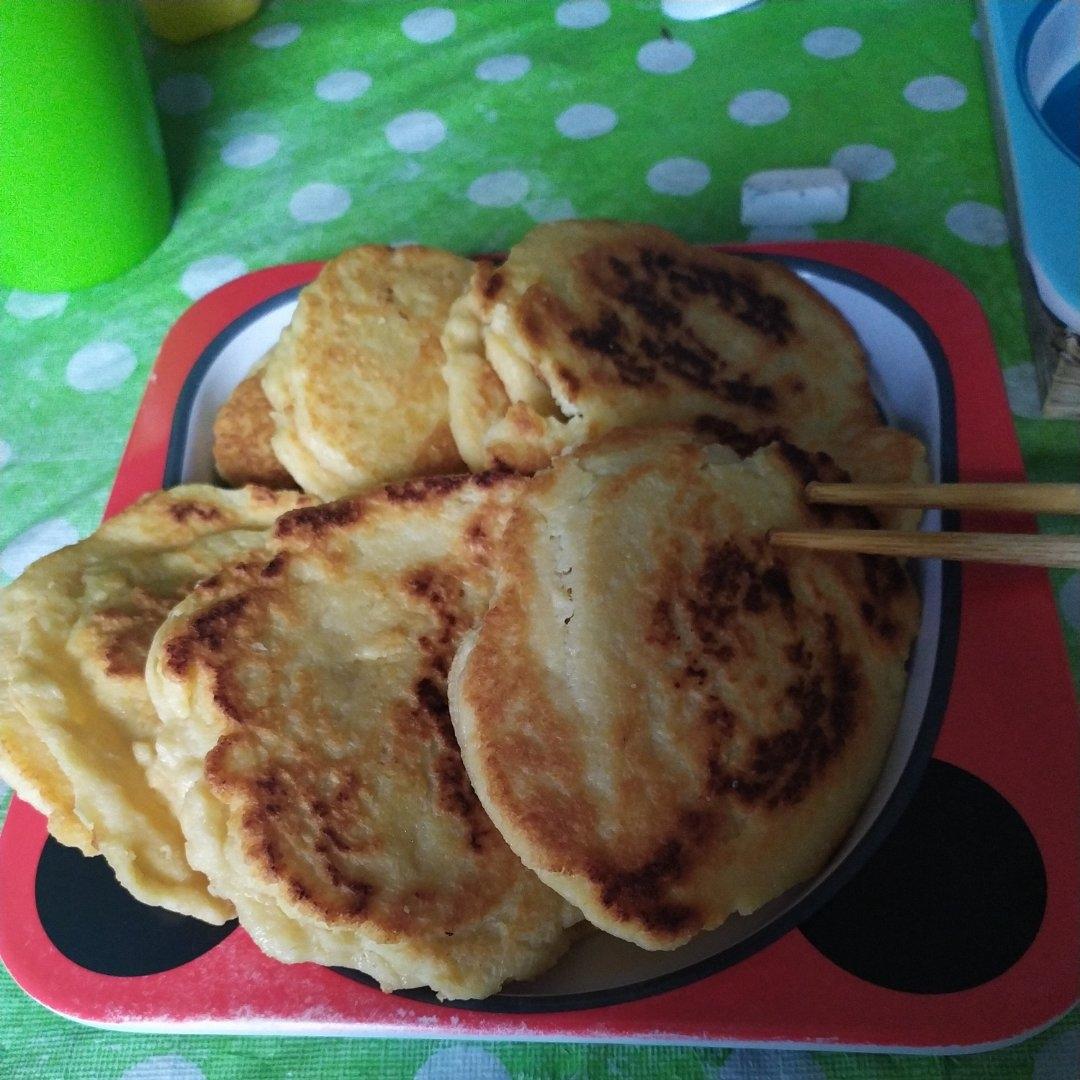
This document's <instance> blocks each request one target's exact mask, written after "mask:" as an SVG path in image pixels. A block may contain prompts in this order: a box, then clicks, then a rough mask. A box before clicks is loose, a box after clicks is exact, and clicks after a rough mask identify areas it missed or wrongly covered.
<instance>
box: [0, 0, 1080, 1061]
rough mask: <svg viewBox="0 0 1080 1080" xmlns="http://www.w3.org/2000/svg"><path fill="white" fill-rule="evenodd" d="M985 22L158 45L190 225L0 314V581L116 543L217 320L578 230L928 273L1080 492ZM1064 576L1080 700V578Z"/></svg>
mask: <svg viewBox="0 0 1080 1080" xmlns="http://www.w3.org/2000/svg"><path fill="white" fill-rule="evenodd" d="M1016 2H1018V3H1025V2H1027V0H1016ZM1032 6H1034V4H1033V3H1032ZM975 14H976V13H975V10H974V6H973V4H972V3H970V2H969V0H876V2H875V3H873V4H870V3H868V2H866V0H765V2H763V3H760V4H757V5H755V6H753V7H750V8H748V9H744V10H743V11H741V12H737V13H734V14H731V15H728V16H725V17H723V18H717V19H711V20H706V21H702V22H696V23H679V22H675V21H673V20H671V19H668V18H665V17H663V15H662V14H661V12H660V10H659V4H658V2H657V0H612V2H611V3H605V2H603V0H576V2H569V3H561V4H559V3H556V2H553V0H532V2H530V3H528V4H525V3H518V4H510V3H506V2H496V0H488V2H480V0H477V2H468V3H457V4H454V5H451V6H448V7H445V8H424V7H422V6H421V4H419V3H416V2H413V3H407V4H401V3H391V2H379V3H373V2H363V0H361V2H346V0H340V2H331V0H306V2H303V0H274V2H271V3H269V4H267V5H266V6H265V7H264V9H263V11H262V12H261V14H260V15H259V16H258V17H257V19H256V20H255V21H253V22H251V23H249V24H247V25H245V26H243V27H240V28H238V29H236V30H233V31H230V32H228V33H225V34H221V35H218V36H216V37H214V38H211V39H207V40H205V41H202V42H199V43H196V44H194V45H191V46H185V47H177V46H170V45H165V44H162V43H160V42H156V41H153V40H148V41H147V45H146V52H147V63H148V66H149V68H150V72H151V78H152V81H153V84H154V86H155V92H156V95H157V101H158V106H159V111H160V114H161V121H162V132H163V136H164V142H165V147H166V152H167V155H168V159H169V163H170V168H171V171H172V176H173V183H174V188H175V191H176V198H177V212H176V219H175V223H174V226H173V229H172V231H171V233H170V234H169V236H168V238H167V239H166V240H165V242H164V243H163V244H162V245H161V247H160V248H159V249H158V250H157V251H155V252H154V253H153V254H152V255H151V256H150V257H149V258H148V259H147V260H146V261H145V262H144V263H143V264H142V265H140V266H139V267H137V268H135V269H134V270H132V271H130V272H129V273H127V274H126V275H124V276H123V277H122V278H120V279H119V280H117V281H114V282H111V283H108V284H105V285H100V286H97V287H95V288H91V289H85V290H82V291H80V292H76V293H72V294H70V295H69V294H50V295H41V294H29V293H24V292H17V291H0V307H2V310H3V314H0V385H2V389H3V393H2V395H0V584H2V583H4V582H6V581H7V580H9V579H10V578H11V577H13V576H15V575H17V574H18V573H19V572H20V570H21V569H22V567H23V566H25V565H26V564H27V563H28V562H29V561H31V560H32V559H34V558H37V557H38V556H40V555H42V554H45V553H46V552H47V551H50V550H52V549H54V548H55V547H57V546H60V545H61V544H65V543H70V542H72V541H74V540H76V539H78V538H79V537H81V536H85V535H86V534H88V533H89V532H91V531H92V530H93V528H94V527H95V525H96V524H97V522H98V520H99V518H100V515H101V511H102V508H103V506H104V503H105V499H106V496H107V494H108V491H109V488H110V486H111V483H112V479H113V476H114V474H115V470H116V465H117V462H118V460H119V457H120V453H121V450H122V449H123V446H124V442H125V439H126V436H127V432H128V430H129V427H130V424H131V419H132V417H133V415H134V412H135V409H136V406H137V404H138V401H139V398H140V396H141V393H142V390H143V388H144V386H145V383H146V378H147V375H148V372H149V370H150V366H151V363H152V361H153V359H154V356H155V354H156V351H157V348H158V346H159V344H160V342H161V339H162V337H163V335H164V334H165V332H166V330H167V329H168V327H169V326H170V325H171V324H172V322H174V321H175V319H176V318H177V317H178V316H179V315H180V314H181V313H182V312H183V310H184V309H185V308H186V307H187V306H188V305H189V304H190V303H191V302H192V300H194V299H197V298H198V297H200V296H202V295H204V294H205V293H206V292H208V291H209V290H211V289H212V288H214V287H216V286H217V285H220V284H222V283H224V282H225V281H228V280H230V279H231V278H233V277H236V276H238V275H240V274H242V273H244V272H245V271H247V270H251V269H256V268H258V267H262V266H268V265H271V264H274V263H280V262H287V261H293V260H299V259H309V258H320V257H326V256H329V255H332V254H334V253H336V252H337V251H340V250H341V249H342V248H344V247H346V246H349V245H351V244H355V243H360V242H380V243H400V242H403V241H419V242H423V243H430V244H435V245H439V246H443V247H447V248H450V249H453V250H456V251H460V252H463V253H467V252H472V251H478V250H497V249H501V248H505V247H507V246H509V245H510V244H512V243H514V242H515V241H516V240H517V239H519V238H520V237H521V236H522V235H523V234H524V233H525V232H526V231H527V230H528V229H529V228H530V227H531V226H532V225H533V224H534V223H535V222H538V221H544V220H550V219H554V218H560V217H567V216H578V217H599V216H606V217H615V218H624V219H628V220H642V221H650V222H654V223H656V224H659V225H663V226H666V227H668V228H671V229H673V230H675V231H677V232H679V233H681V234H682V235H683V236H685V237H687V238H688V239H690V240H697V241H719V242H738V241H745V240H747V239H750V240H763V239H774V238H775V239H780V238H783V239H789V238H800V237H805V238H810V237H814V236H816V237H819V238H823V239H833V238H843V239H863V240H873V241H878V242H881V243H888V244H895V245H897V246H900V247H905V248H908V249H911V250H913V251H916V252H918V253H920V254H922V255H925V256H927V257H928V258H930V259H933V260H935V261H936V262H938V263H940V264H942V265H943V266H945V267H947V268H948V269H950V270H951V271H952V272H953V273H955V274H957V275H958V276H959V277H960V278H961V279H962V280H963V281H965V282H966V283H967V284H968V286H969V287H970V288H971V289H972V290H973V292H974V293H975V295H976V296H977V297H978V298H979V300H980V302H981V303H982V305H983V307H984V309H985V310H986V312H987V315H988V316H989V319H990V322H991V325H992V328H993V332H994V337H995V341H996V344H997V348H998V353H999V356H1000V358H1001V361H1002V366H1003V371H1004V378H1005V384H1006V388H1007V391H1008V396H1009V401H1010V404H1011V407H1012V411H1013V415H1014V419H1015V423H1016V428H1017V433H1018V436H1019V439H1020V443H1021V447H1022V450H1023V453H1024V459H1025V464H1026V466H1027V469H1028V473H1029V476H1030V477H1031V478H1032V479H1035V480H1075V479H1076V478H1077V475H1078V474H1080V425H1078V424H1076V423H1075V422H1072V421H1048V420H1042V419H1040V418H1039V417H1038V403H1037V398H1036V391H1035V384H1034V371H1033V367H1032V364H1031V362H1030V348H1029V345H1028V342H1027V339H1026V336H1025V331H1024V323H1023V319H1022V315H1021V307H1020V297H1019V287H1018V281H1017V275H1016V270H1015V266H1014V263H1013V256H1012V252H1011V249H1010V246H1009V242H1008V241H1009V237H1008V226H1007V223H1006V219H1005V216H1004V214H1003V209H1002V208H1003V199H1002V191H1001V184H1000V181H999V178H998V173H997V164H996V156H995V151H994V144H993V135H992V128H991V123H990V118H989V117H990V114H989V109H988V104H987V98H986V87H985V81H984V78H983V73H982V67H981V59H980V50H979V41H978V36H979V35H978V29H977V27H976V26H975ZM829 163H832V164H834V165H836V166H837V167H838V168H841V169H843V170H844V171H845V172H847V173H848V174H849V175H850V176H851V178H852V180H853V185H852V203H851V211H850V214H849V215H848V218H847V219H846V220H845V221H844V222H842V223H840V224H837V225H821V226H815V227H814V228H812V229H810V228H806V229H798V230H787V231H785V232H782V233H775V232H764V231H761V230H754V231H750V232H748V231H747V230H745V229H743V228H742V227H741V226H740V225H739V221H738V213H739V205H738V204H739V188H740V185H741V183H742V180H743V179H744V178H745V176H746V175H747V174H749V173H751V172H753V171H756V170H758V169H766V168H781V167H802V166H820V165H827V164H829ZM1040 526H1041V527H1042V529H1043V530H1044V531H1049V532H1055V531H1066V530H1067V529H1068V528H1069V524H1068V523H1067V522H1066V521H1064V520H1061V519H1054V518H1046V519H1043V520H1041V521H1040ZM1052 584H1053V588H1054V591H1055V595H1056V596H1057V598H1058V603H1059V610H1060V614H1061V617H1062V629H1063V632H1064V634H1065V639H1066V644H1067V647H1068V650H1069V656H1070V660H1071V663H1072V669H1073V673H1074V678H1080V574H1077V573H1071V572H1065V571H1063V572H1055V573H1054V574H1053V575H1052ZM0 786H2V785H0ZM6 797H7V794H6V792H4V793H0V807H3V806H4V805H5V803H6ZM1065 810H1066V812H1068V808H1065ZM0 813H2V809H0ZM0 1016H2V1017H3V1022H2V1025H0V1073H2V1074H3V1075H4V1076H5V1077H12V1078H14V1077H23V1076H26V1077H30V1076H33V1077H40V1076H50V1077H53V1076H75V1077H97V1076H106V1077H113V1076H116V1077H121V1076H122V1077H125V1078H126V1080H138V1078H142V1080H149V1078H159V1080H164V1078H170V1080H173V1078H175V1080H199V1078H203V1077H205V1078H208V1080H212V1078H217V1077H249V1076H250V1077H259V1078H262V1077H279V1076H280V1077H284V1076H298V1077H309V1076H310V1077H316V1076H318V1077H323V1076H333V1075H377V1076H385V1077H399V1076H400V1077H414V1076H415V1077H417V1078H419V1080H436V1078H441V1077H446V1078H450V1077H483V1078H485V1080H488V1078H490V1080H495V1078H503V1077H547V1076H578V1077H586V1076H587V1077H594V1076H595V1077H664V1076H672V1077H676V1076H677V1077H684V1076H685V1077H699V1076H700V1077H708V1078H724V1080H743V1078H751V1077H754V1078H756V1077H771V1076H784V1077H792V1078H804V1077H805V1078H815V1080H816V1078H818V1077H823V1078H824V1077H834V1076H835V1077H863V1076H867V1077H903V1078H906V1077H939V1076H949V1077H971V1078H983V1077H986V1078H989V1077H994V1078H997V1077H1014V1076H1015V1077H1035V1078H1037V1080H1058V1078H1062V1080H1064V1078H1069V1080H1073V1078H1074V1077H1075V1076H1076V1075H1077V1064H1078V1062H1080V1013H1077V1012H1074V1013H1072V1014H1071V1015H1070V1016H1068V1017H1066V1018H1064V1019H1063V1020H1061V1021H1059V1022H1058V1023H1057V1024H1055V1025H1054V1026H1053V1027H1051V1028H1050V1029H1049V1030H1047V1031H1046V1032H1043V1033H1041V1034H1039V1035H1037V1036H1035V1037H1033V1038H1031V1039H1029V1040H1027V1041H1025V1042H1023V1043H1020V1044H1018V1045H1016V1046H1013V1047H1009V1048H1006V1049H1002V1050H997V1051H993V1052H989V1053H984V1054H978V1055H970V1056H958V1057H937V1058H927V1057H905V1056H902V1055H853V1054H827V1053H810V1052H805V1051H799V1050H778V1051H759V1050H728V1049H708V1050H705V1049H680V1048H672V1047H625V1046H547V1045H540V1044H526V1043H500V1044H494V1043H492V1044H487V1043H453V1042H431V1041H398V1040H360V1039H356V1040H349V1039H326V1040H311V1039H301V1038H267V1037H258V1038H256V1037H252V1038H240V1037H215V1038H206V1037H194V1036H152V1035H141V1034H139V1035H136V1034H128V1033H122V1032H113V1031H97V1030H93V1029H90V1028H86V1027H82V1026H80V1025H77V1024H75V1023H72V1022H69V1021H67V1020H64V1019H61V1018H59V1017H57V1016H54V1015H53V1014H52V1013H50V1012H49V1011H47V1010H45V1009H44V1008H42V1007H41V1006H39V1005H37V1004H35V1003H34V1002H32V1001H31V1000H29V999H28V998H27V997H26V996H25V995H24V994H23V993H22V992H21V991H20V990H19V989H18V988H17V987H16V986H15V984H14V983H13V982H12V981H11V980H10V978H8V976H7V974H6V972H4V971H3V970H2V969H0Z"/></svg>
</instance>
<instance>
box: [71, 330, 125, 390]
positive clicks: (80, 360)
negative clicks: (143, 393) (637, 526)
mask: <svg viewBox="0 0 1080 1080" xmlns="http://www.w3.org/2000/svg"><path fill="white" fill-rule="evenodd" d="M134 370H135V354H134V353H133V352H132V351H131V350H130V349H129V348H128V347H127V346H126V345H125V344H123V342H120V341H93V342H91V343H90V344H89V345H84V346H83V347H82V348H81V349H80V350H79V351H78V352H77V353H75V355H74V356H72V358H71V359H70V360H69V361H68V365H67V374H66V378H67V382H68V386H70V387H71V388H72V389H74V390H78V391H80V392H81V393H84V394H96V393H98V392H100V391H102V390H115V389H116V388H117V387H118V386H119V385H120V384H121V383H122V382H124V381H125V380H126V379H127V377H128V376H129V375H130V374H131V373H132V372H133V371H134Z"/></svg>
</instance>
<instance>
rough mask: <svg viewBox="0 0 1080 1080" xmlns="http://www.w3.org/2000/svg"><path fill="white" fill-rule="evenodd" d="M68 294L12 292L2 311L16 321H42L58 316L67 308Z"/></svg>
mask: <svg viewBox="0 0 1080 1080" xmlns="http://www.w3.org/2000/svg"><path fill="white" fill-rule="evenodd" d="M68 299H69V297H68V294H67V293H65V292H61V293H32V292H17V291H16V292H13V293H12V294H11V295H10V296H9V297H8V298H7V303H6V304H5V305H4V310H5V311H6V312H7V313H8V314H9V315H14V316H15V318H16V319H44V318H45V317H46V316H48V315H59V314H60V312H62V311H63V310H64V308H66V307H67V302H68Z"/></svg>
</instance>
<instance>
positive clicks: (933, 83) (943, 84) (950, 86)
mask: <svg viewBox="0 0 1080 1080" xmlns="http://www.w3.org/2000/svg"><path fill="white" fill-rule="evenodd" d="M904 98H905V99H906V101H907V103H908V104H909V105H914V106H915V108H916V109H923V110H925V111H926V112H948V111H949V110H950V109H958V108H960V106H961V105H963V104H964V102H965V101H967V87H966V86H965V85H964V84H963V83H962V82H960V81H959V80H958V79H954V78H951V77H950V76H948V75H924V76H923V77H922V78H921V79H912V80H911V82H909V83H908V84H907V86H905V87H904Z"/></svg>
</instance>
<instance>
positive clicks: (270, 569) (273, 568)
mask: <svg viewBox="0 0 1080 1080" xmlns="http://www.w3.org/2000/svg"><path fill="white" fill-rule="evenodd" d="M287 561H288V559H287V557H286V555H285V552H283V551H279V552H278V553H277V554H276V555H275V556H274V557H273V558H272V559H271V560H270V561H269V562H268V563H267V564H266V565H265V566H264V567H263V568H262V570H261V571H259V573H260V575H261V576H262V577H264V578H275V577H279V576H280V575H281V574H282V573H283V572H284V570H285V563H286V562H287Z"/></svg>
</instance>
